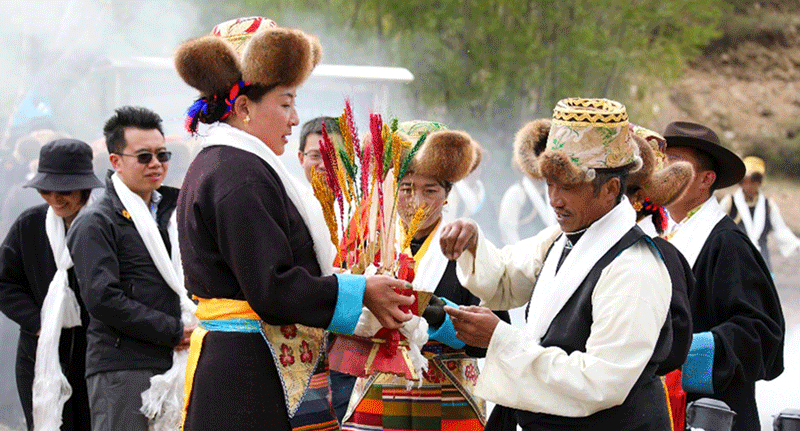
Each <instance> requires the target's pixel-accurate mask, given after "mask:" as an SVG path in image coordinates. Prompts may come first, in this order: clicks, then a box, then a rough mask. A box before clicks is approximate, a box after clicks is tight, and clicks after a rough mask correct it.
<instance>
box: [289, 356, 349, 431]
mask: <svg viewBox="0 0 800 431" xmlns="http://www.w3.org/2000/svg"><path fill="white" fill-rule="evenodd" d="M321 365H323V366H322V367H321V368H322V369H325V368H326V367H324V364H321ZM329 375H330V372H328V371H327V370H326V371H322V372H319V373H316V374H314V376H313V377H311V381H310V383H309V385H308V390H306V393H305V396H304V397H303V403H302V404H300V408H298V409H297V412H295V414H294V417H292V418H291V419H289V424H290V425H291V426H292V430H293V431H329V430H338V429H339V421H337V420H336V413H335V412H334V411H333V407H332V406H331V388H330V386H329V385H328V377H329Z"/></svg>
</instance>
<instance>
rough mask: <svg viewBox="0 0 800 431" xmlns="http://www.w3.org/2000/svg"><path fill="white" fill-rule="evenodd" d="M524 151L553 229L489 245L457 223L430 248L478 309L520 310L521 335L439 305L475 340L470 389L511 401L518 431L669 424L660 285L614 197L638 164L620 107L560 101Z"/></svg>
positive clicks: (650, 253) (646, 242)
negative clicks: (478, 364)
mask: <svg viewBox="0 0 800 431" xmlns="http://www.w3.org/2000/svg"><path fill="white" fill-rule="evenodd" d="M531 159H532V160H534V161H535V162H536V163H537V164H538V168H539V169H540V172H541V173H542V176H543V177H544V178H546V179H547V186H548V193H549V196H550V204H551V206H552V207H553V208H554V209H555V212H556V217H557V220H558V224H559V225H558V226H553V227H551V228H548V229H545V230H544V231H542V232H541V233H540V234H539V235H537V236H535V237H533V238H529V239H526V240H523V241H520V242H519V243H516V244H513V245H510V246H506V247H505V248H503V249H502V250H499V249H497V248H496V247H495V246H494V245H492V244H491V243H490V242H489V241H488V240H487V239H486V238H485V236H484V235H483V234H482V233H481V231H480V230H479V229H478V227H477V226H476V225H475V223H474V222H472V221H469V220H459V221H456V222H453V223H451V224H450V225H448V226H446V227H445V228H444V231H443V233H442V239H441V245H442V250H443V252H444V253H445V255H446V256H448V257H450V258H451V259H457V272H458V277H459V280H460V281H461V283H462V284H463V285H464V287H466V288H467V289H469V290H470V291H471V292H472V293H474V294H475V295H476V296H478V297H479V298H481V300H482V305H483V306H485V307H489V308H491V309H508V308H514V307H518V306H521V305H524V304H525V303H526V302H527V303H528V304H529V306H528V312H527V325H526V326H525V328H523V329H521V328H516V327H513V326H511V325H509V324H505V323H501V322H500V321H499V319H498V318H496V317H493V315H491V314H490V312H489V311H488V310H489V308H484V307H478V306H472V307H459V309H455V308H451V307H446V308H445V310H447V312H448V313H450V315H451V318H452V320H453V324H454V326H455V328H456V331H457V334H458V337H459V338H460V339H461V340H463V341H464V342H466V343H468V344H473V345H476V346H485V347H487V353H486V364H485V367H484V372H483V374H481V376H480V377H479V379H478V382H477V386H476V390H475V391H476V394H477V395H479V396H481V397H484V398H485V399H487V400H489V401H492V402H495V403H497V404H499V405H502V406H506V407H509V408H512V409H514V410H515V413H516V419H517V422H518V425H519V426H520V427H521V428H522V429H523V430H535V429H548V430H566V429H578V428H584V427H587V428H588V427H592V426H595V427H597V426H601V428H602V429H615V430H633V429H637V430H664V429H670V422H669V421H670V418H669V412H668V410H667V403H666V397H665V395H664V387H663V384H662V382H661V380H660V378H659V377H658V376H657V375H656V373H655V370H656V369H657V368H658V365H659V364H658V362H659V361H660V360H661V358H663V357H664V355H665V354H666V351H668V350H669V347H670V346H669V345H668V344H666V343H659V342H657V341H658V340H659V333H660V331H661V329H662V327H663V326H664V324H665V322H666V319H667V311H668V309H669V304H670V298H671V284H670V281H669V280H670V278H669V274H668V272H667V268H666V266H665V264H664V262H663V261H662V259H661V257H660V254H659V252H658V250H657V249H656V248H655V246H654V245H653V244H652V243H651V241H650V239H649V237H648V236H647V235H646V234H644V233H643V232H642V230H641V229H640V228H639V227H638V226H636V212H635V210H634V209H633V208H632V207H631V205H630V203H629V201H628V199H627V198H626V197H625V196H624V193H625V184H626V179H627V176H628V173H630V172H635V171H636V170H638V169H639V168H640V167H641V162H642V161H641V158H640V157H639V155H638V148H637V146H636V144H635V143H634V142H633V139H632V138H631V137H630V128H629V124H628V118H627V113H626V110H625V106H624V105H622V104H621V103H619V102H615V101H612V100H607V99H565V100H562V101H560V102H559V103H558V104H557V105H556V108H555V110H554V114H553V121H552V127H551V130H550V133H549V135H548V139H547V148H546V149H545V151H544V152H542V153H541V155H539V156H538V157H531Z"/></svg>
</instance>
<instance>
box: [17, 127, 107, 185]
mask: <svg viewBox="0 0 800 431" xmlns="http://www.w3.org/2000/svg"><path fill="white" fill-rule="evenodd" d="M22 187H32V188H35V189H38V190H50V191H56V192H69V191H73V190H87V189H94V188H98V187H103V183H102V182H100V180H99V179H98V178H97V177H96V176H95V175H94V166H93V165H92V148H91V147H90V146H89V144H87V143H85V142H83V141H79V140H77V139H56V140H54V141H51V142H49V143H47V144H45V145H44V146H43V147H42V149H41V150H40V151H39V168H38V173H37V174H36V176H35V177H33V178H32V179H31V180H30V181H28V182H27V183H26V184H25V185H24V186H22Z"/></svg>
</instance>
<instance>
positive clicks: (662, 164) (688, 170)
mask: <svg viewBox="0 0 800 431" xmlns="http://www.w3.org/2000/svg"><path fill="white" fill-rule="evenodd" d="M631 131H632V132H633V135H632V136H633V139H634V142H636V144H637V145H638V146H639V154H640V156H641V158H642V168H641V169H639V170H638V171H637V172H634V173H632V174H631V175H630V176H629V177H628V191H629V192H635V191H636V190H641V197H643V198H645V199H648V200H649V201H650V202H652V203H653V204H654V205H658V206H662V207H663V206H667V205H669V204H670V203H672V202H674V201H675V200H677V199H678V198H679V197H680V196H681V195H682V194H683V192H684V191H686V188H687V187H688V186H689V183H690V182H691V181H692V178H694V171H693V169H692V165H691V164H690V163H689V162H684V161H678V162H673V163H670V162H669V160H668V159H667V155H666V153H665V152H664V150H666V147H667V142H666V140H665V139H664V137H663V136H661V135H660V134H658V133H656V132H654V131H652V130H650V129H646V128H644V127H641V126H637V125H635V124H631Z"/></svg>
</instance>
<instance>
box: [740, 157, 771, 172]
mask: <svg viewBox="0 0 800 431" xmlns="http://www.w3.org/2000/svg"><path fill="white" fill-rule="evenodd" d="M742 162H744V168H745V174H744V175H745V176H747V177H749V176H751V175H753V174H760V175H761V176H762V177H763V176H764V174H766V173H767V167H766V164H765V163H764V159H762V158H761V157H756V156H747V157H745V158H744V159H742Z"/></svg>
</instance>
